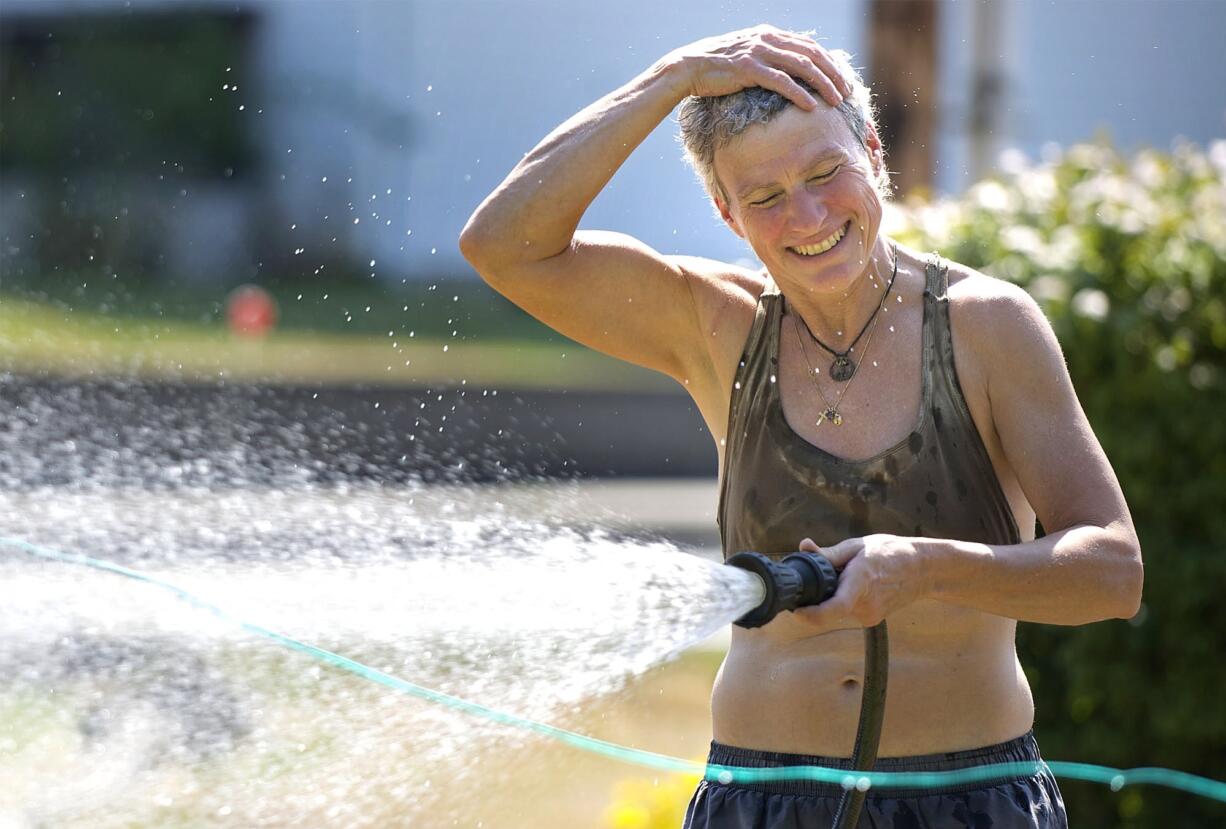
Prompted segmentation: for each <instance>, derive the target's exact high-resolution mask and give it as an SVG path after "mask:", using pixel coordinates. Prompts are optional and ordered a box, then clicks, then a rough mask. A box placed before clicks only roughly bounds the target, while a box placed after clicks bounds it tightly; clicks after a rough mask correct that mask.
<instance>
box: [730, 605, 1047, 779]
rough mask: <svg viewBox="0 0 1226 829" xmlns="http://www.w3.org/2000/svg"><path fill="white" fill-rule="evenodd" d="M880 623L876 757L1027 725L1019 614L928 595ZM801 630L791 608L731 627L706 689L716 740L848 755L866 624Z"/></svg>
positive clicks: (1013, 733)
mask: <svg viewBox="0 0 1226 829" xmlns="http://www.w3.org/2000/svg"><path fill="white" fill-rule="evenodd" d="M886 621H887V629H888V632H889V651H890V665H889V678H888V683H887V690H886V704H885V719H884V722H883V724H882V733H881V744H880V747H879V750H878V756H879V757H906V756H914V755H917V754H932V753H936V752H946V751H960V750H963V749H969V748H979V747H982V746H988V745H994V744H996V743H1002V742H1005V741H1007V740H1011V739H1013V738H1014V737H1018V736H1020V735H1022V734H1024V733H1026V731H1028V730H1029V729H1030V728H1031V726H1032V725H1033V724H1034V699H1033V697H1032V695H1031V692H1030V685H1029V683H1028V682H1027V680H1026V675H1025V674H1024V673H1023V671H1022V667H1021V664H1020V663H1019V662H1018V658H1017V650H1016V647H1015V644H1014V636H1015V632H1016V626H1017V623H1016V622H1015V621H1014V620H1012V619H1006V618H1003V617H1000V616H993V615H991V614H987V613H982V612H979V611H975V610H970V609H967V608H959V607H957V606H954V605H949V604H945V603H940V602H935V601H931V600H923V601H919V602H916V603H914V604H913V605H911V606H909V607H907V608H904V609H903V610H902V611H900V612H898V613H896V614H894V615H893V616H891V617H889V619H887V620H886ZM808 630H810V629H809V628H808V627H807V626H805V625H804V624H802V623H800V622H798V621H796V620H795V618H794V617H792V616H791V614H789V613H781V614H780V615H779V616H778V617H776V618H775V620H774V621H772V622H771V623H770V624H768V625H765V626H764V627H761V628H757V629H752V630H747V629H744V628H738V627H735V626H734V627H733V629H732V631H733V632H732V643H731V646H730V648H729V650H728V656H727V657H726V658H725V660H724V663H723V665H722V666H721V667H720V671H719V674H718V676H717V677H716V680H715V687H714V690H713V692H712V695H711V712H712V726H713V732H714V737H715V740H716V741H717V742H720V743H724V744H726V745H733V746H738V747H741V748H751V749H758V750H761V751H779V752H787V753H792V754H811V755H820V756H828V757H849V756H851V753H852V750H853V746H854V744H855V738H856V730H857V726H858V724H859V717H860V699H861V692H862V690H863V676H864V631H863V630H860V629H857V630H839V631H834V632H831V633H825V634H822V635H820V636H813V635H811V634H809V633H808Z"/></svg>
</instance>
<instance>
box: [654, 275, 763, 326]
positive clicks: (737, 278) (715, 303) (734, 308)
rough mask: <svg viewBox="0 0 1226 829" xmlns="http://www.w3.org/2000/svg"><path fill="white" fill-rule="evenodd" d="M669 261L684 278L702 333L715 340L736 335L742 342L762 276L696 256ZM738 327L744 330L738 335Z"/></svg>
mask: <svg viewBox="0 0 1226 829" xmlns="http://www.w3.org/2000/svg"><path fill="white" fill-rule="evenodd" d="M669 260H670V261H671V262H672V263H673V265H674V266H675V267H677V268H678V269H679V270H680V271H681V272H682V273H683V274H684V275H685V279H686V282H687V283H688V284H689V286H690V292H691V293H692V294H693V297H694V307H695V309H696V310H697V313H698V321H699V324H700V325H701V326H702V329H703V331H704V332H705V333H708V334H711V335H713V337H714V338H715V339H717V340H722V339H724V338H725V337H730V338H732V339H738V336H739V339H740V340H742V341H743V340H744V337H745V335H747V334H748V333H749V327H750V326H751V325H752V324H753V318H754V311H755V309H756V308H757V305H758V298H759V297H760V296H761V295H762V291H763V289H764V288H765V287H766V276H765V274H764V273H762V272H760V271H753V270H751V269H749V268H746V267H742V266H740V265H734V264H731V263H728V262H720V261H717V260H715V259H704V258H702V257H699V256H670V257H669ZM740 328H744V331H743V332H739V329H740ZM738 332H739V334H738Z"/></svg>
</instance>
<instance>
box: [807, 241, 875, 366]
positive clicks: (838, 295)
mask: <svg viewBox="0 0 1226 829" xmlns="http://www.w3.org/2000/svg"><path fill="white" fill-rule="evenodd" d="M894 256H895V253H894V243H893V241H891V240H889V239H886V238H884V237H882V236H880V235H878V236H877V238H876V240H875V241H874V243H873V247H872V249H871V252H870V255H869V256H868V257H867V260H866V261H865V263H864V268H863V269H862V270H861V271H860V272H859V273H857V274H856V275H855V276H853V277H852V278H851V279H850V280H849V281H847V282H845V283H843V284H842V285H836V286H831V287H830V289H829V290H827V291H825V292H819V291H817V290H810V291H807V292H801V291H792V292H788V293H787V294H786V298H787V303H788V306H789V307H790V309H791V312H792V313H794V314H799V315H800V318H801V320H803V321H804V323H805V325H807V326H808V328H809V330H810V331H811V332H812V333H813V334H814V335H815V336H817V337H818V338H819V339H821V341H822V342H823V343H825V344H826V345H828V346H829V347H830V348H833V349H834V350H835V351H844V350H845V349H846V348H847V347H848V346H849V345H851V342H852V340H854V339H855V338H856V335H857V334H859V333H860V329H861V328H862V327H863V326H864V323H865V322H866V321H867V320H868V318H869V317H870V316H871V315H872V313H873V311H875V310H876V309H877V306H878V305H879V304H880V303H881V298H882V295H883V294H884V293H885V288H886V285H888V284H889V282H890V275H891V273H892V272H893V270H894Z"/></svg>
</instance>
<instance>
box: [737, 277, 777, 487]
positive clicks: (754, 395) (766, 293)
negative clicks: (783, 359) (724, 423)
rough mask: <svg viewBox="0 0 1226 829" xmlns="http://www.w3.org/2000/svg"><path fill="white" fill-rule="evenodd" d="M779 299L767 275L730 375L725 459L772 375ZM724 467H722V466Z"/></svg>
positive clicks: (759, 401) (738, 440)
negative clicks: (747, 333)
mask: <svg viewBox="0 0 1226 829" xmlns="http://www.w3.org/2000/svg"><path fill="white" fill-rule="evenodd" d="M782 296H783V294H782V292H781V291H780V290H779V286H778V285H776V284H775V280H774V279H772V278H771V276H770V275H769V274H767V275H766V285H765V286H764V287H763V288H762V293H761V294H759V295H758V304H757V308H756V309H755V311H754V319H753V324H752V325H751V326H750V328H749V336H748V337H746V338H745V347H744V349H743V350H742V351H741V359H740V361H739V362H738V363H737V367H736V372H735V374H734V375H733V383H732V395H731V398H730V400H729V405H728V431H727V437H726V439H725V441H726V445H725V452H726V453H727V456H728V457H729V458H731V457H735V456H736V455H737V454H738V453H739V451H740V450H739V446H740V439H741V438H742V437H744V436H745V434H746V433H747V432H748V430H749V426H750V422H751V420H752V419H753V413H754V412H755V411H756V410H757V407H759V406H760V405H761V401H762V397H763V394H764V393H765V389H764V388H763V386H764V383H765V379H764V378H766V377H768V376H769V375H770V374H771V373H772V372H771V370H770V363H771V360H772V359H774V358H776V355H777V354H778V343H776V342H775V339H776V338H777V337H778V328H779V324H778V323H779V306H780V302H779V300H780V298H781V297H782ZM725 465H726V464H725Z"/></svg>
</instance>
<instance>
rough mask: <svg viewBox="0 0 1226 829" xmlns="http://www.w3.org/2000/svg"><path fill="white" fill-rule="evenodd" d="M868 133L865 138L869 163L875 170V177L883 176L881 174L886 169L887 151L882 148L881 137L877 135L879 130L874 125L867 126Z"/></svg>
mask: <svg viewBox="0 0 1226 829" xmlns="http://www.w3.org/2000/svg"><path fill="white" fill-rule="evenodd" d="M865 127H867V133H866V134H865V136H864V146H865V148H866V149H867V150H868V163H869V165H870V166H871V167H872V169H873V175H874V176H878V177H880V176H881V172H882V170H883V169H885V151H884V150H883V149H882V147H881V136H879V135H877V128H876V127H874V126H873V125H872V124H865Z"/></svg>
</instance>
